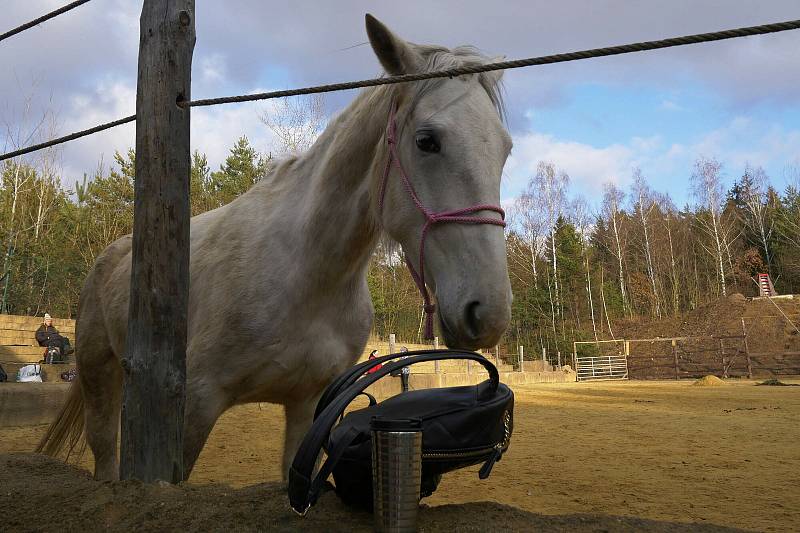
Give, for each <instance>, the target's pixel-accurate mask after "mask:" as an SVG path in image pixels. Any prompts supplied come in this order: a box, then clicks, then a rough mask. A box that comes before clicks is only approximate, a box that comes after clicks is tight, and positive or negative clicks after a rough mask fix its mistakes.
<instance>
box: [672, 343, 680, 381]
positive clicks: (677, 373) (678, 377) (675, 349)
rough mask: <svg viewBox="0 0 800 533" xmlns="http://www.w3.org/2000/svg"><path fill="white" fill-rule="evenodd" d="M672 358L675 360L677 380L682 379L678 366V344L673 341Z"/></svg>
mask: <svg viewBox="0 0 800 533" xmlns="http://www.w3.org/2000/svg"><path fill="white" fill-rule="evenodd" d="M672 357H673V358H674V359H675V379H681V371H680V367H679V366H678V342H677V341H676V340H675V339H672Z"/></svg>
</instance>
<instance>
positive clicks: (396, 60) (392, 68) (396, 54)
mask: <svg viewBox="0 0 800 533" xmlns="http://www.w3.org/2000/svg"><path fill="white" fill-rule="evenodd" d="M365 19H366V24H367V36H368V37H369V44H370V45H372V50H373V51H374V52H375V55H376V56H378V60H379V61H380V62H381V65H383V68H384V70H386V73H387V74H390V75H392V76H399V75H401V74H409V73H412V72H415V71H416V70H417V65H418V62H419V54H417V52H416V51H415V50H414V48H413V46H412V45H411V44H409V43H407V42H406V41H404V40H403V39H401V38H400V37H398V36H396V35H395V34H394V33H392V32H391V30H389V28H387V27H386V26H385V25H384V24H383V23H382V22H381V21H379V20H378V19H376V18H375V17H373V16H372V15H370V14H369V13H367V15H366V17H365Z"/></svg>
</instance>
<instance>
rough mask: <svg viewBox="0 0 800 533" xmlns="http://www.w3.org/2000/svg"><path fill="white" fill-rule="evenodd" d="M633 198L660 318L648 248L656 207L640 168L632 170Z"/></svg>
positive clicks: (654, 300) (657, 295)
mask: <svg viewBox="0 0 800 533" xmlns="http://www.w3.org/2000/svg"><path fill="white" fill-rule="evenodd" d="M632 193H633V198H634V211H635V212H636V213H637V214H638V217H637V218H638V219H639V224H640V226H641V229H642V234H643V235H644V243H643V248H644V250H643V251H644V257H645V263H646V267H647V277H648V279H649V280H650V288H651V290H652V291H653V313H654V315H655V316H657V317H658V318H661V298H660V297H659V294H658V288H657V287H656V272H655V267H654V266H653V253H652V249H651V246H650V234H651V233H652V230H651V229H650V215H651V213H652V211H653V209H655V207H656V202H655V198H654V197H653V192H652V190H650V186H649V185H648V184H647V179H646V178H645V177H644V175H642V171H641V169H640V168H638V167H636V168H634V169H633V190H632Z"/></svg>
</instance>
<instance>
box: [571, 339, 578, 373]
mask: <svg viewBox="0 0 800 533" xmlns="http://www.w3.org/2000/svg"><path fill="white" fill-rule="evenodd" d="M572 370H573V371H575V372H577V371H578V343H577V342H574V341H573V343H572Z"/></svg>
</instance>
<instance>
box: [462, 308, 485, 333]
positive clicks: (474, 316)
mask: <svg viewBox="0 0 800 533" xmlns="http://www.w3.org/2000/svg"><path fill="white" fill-rule="evenodd" d="M480 306H481V303H480V302H478V301H475V302H470V303H468V304H467V308H466V317H465V318H466V323H467V328H468V329H469V336H470V337H472V338H473V339H476V338H478V337H479V336H480V331H481V318H480V313H479V308H480Z"/></svg>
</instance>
